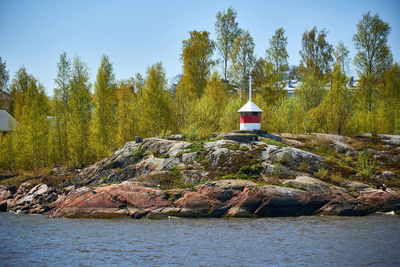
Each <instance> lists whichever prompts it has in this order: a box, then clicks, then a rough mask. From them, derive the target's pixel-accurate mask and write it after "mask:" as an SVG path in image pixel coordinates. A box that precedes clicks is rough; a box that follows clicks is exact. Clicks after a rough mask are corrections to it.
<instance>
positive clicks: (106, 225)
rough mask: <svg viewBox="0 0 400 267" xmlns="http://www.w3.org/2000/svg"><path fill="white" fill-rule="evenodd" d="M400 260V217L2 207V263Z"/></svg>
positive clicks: (372, 262)
mask: <svg viewBox="0 0 400 267" xmlns="http://www.w3.org/2000/svg"><path fill="white" fill-rule="evenodd" d="M64 265H65V266H110V265H114V266H139V265H140V266H143V265H146V266H148V265H151V266H160V265H181V266H249V265H251V266H260V265H282V266H286V265H291V266H299V265H305V266H313V265H318V266H321V265H336V266H344V265H347V266H355V265H373V266H375V265H382V266H383V265H384V266H393V265H400V216H396V215H374V216H367V217H297V218H262V219H165V220H147V219H142V220H132V219H119V220H97V219H63V218H61V219H52V218H48V217H46V216H41V215H39V216H32V215H14V214H11V213H0V266H64Z"/></svg>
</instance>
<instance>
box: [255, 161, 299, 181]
mask: <svg viewBox="0 0 400 267" xmlns="http://www.w3.org/2000/svg"><path fill="white" fill-rule="evenodd" d="M261 166H262V167H263V171H262V174H263V175H269V176H277V177H278V178H291V177H292V176H293V173H292V172H291V171H290V170H289V169H288V168H286V167H285V166H283V165H273V164H271V163H268V162H263V163H261Z"/></svg>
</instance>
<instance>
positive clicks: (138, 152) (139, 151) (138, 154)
mask: <svg viewBox="0 0 400 267" xmlns="http://www.w3.org/2000/svg"><path fill="white" fill-rule="evenodd" d="M146 155H147V153H146V150H145V149H144V148H143V146H142V144H140V145H139V146H138V147H137V148H135V149H134V150H133V151H132V154H131V156H132V157H133V158H134V159H135V162H136V161H139V160H141V159H142V158H144V157H145V156H146Z"/></svg>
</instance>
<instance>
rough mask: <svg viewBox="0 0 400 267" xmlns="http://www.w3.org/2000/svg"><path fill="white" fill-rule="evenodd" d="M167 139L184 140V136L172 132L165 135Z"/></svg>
mask: <svg viewBox="0 0 400 267" xmlns="http://www.w3.org/2000/svg"><path fill="white" fill-rule="evenodd" d="M167 139H168V140H175V141H183V140H185V136H183V135H182V134H173V135H170V136H168V137H167Z"/></svg>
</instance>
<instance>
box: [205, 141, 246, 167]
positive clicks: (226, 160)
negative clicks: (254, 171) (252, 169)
mask: <svg viewBox="0 0 400 267" xmlns="http://www.w3.org/2000/svg"><path fill="white" fill-rule="evenodd" d="M206 159H207V160H208V161H209V165H210V166H209V168H210V169H213V170H215V169H220V170H230V171H233V172H237V171H238V170H239V169H240V168H241V167H242V166H249V165H250V163H251V160H250V159H249V157H247V155H246V153H243V151H241V150H231V149H228V148H225V147H219V146H215V147H213V149H212V150H211V152H210V153H208V154H207V156H206Z"/></svg>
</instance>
